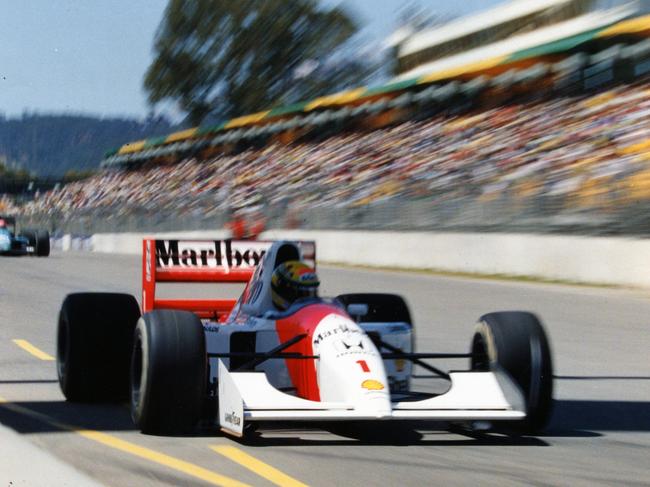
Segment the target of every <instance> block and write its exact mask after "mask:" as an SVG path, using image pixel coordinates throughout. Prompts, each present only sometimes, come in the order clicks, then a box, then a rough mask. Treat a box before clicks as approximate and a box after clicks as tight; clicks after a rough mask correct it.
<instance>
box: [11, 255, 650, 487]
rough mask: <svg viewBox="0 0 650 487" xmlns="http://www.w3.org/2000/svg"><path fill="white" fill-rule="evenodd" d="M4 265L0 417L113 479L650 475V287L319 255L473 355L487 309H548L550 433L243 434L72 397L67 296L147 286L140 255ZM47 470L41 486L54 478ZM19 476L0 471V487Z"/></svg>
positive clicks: (424, 347) (446, 343)
mask: <svg viewBox="0 0 650 487" xmlns="http://www.w3.org/2000/svg"><path fill="white" fill-rule="evenodd" d="M0 270H1V279H2V281H1V284H0V323H1V324H2V325H1V327H0V398H2V399H0V423H2V424H4V425H6V426H8V427H9V428H11V429H13V430H15V431H16V432H18V433H19V434H20V435H21V436H22V437H23V438H26V439H27V441H29V442H31V443H33V444H35V445H37V446H39V447H40V448H42V449H44V450H46V451H48V452H50V453H51V454H53V455H54V456H56V457H57V458H58V459H60V460H61V461H63V462H65V463H67V464H69V465H72V466H74V467H75V468H76V469H77V470H79V471H81V472H83V473H85V474H87V475H88V476H90V477H92V478H94V479H96V480H97V481H99V482H100V483H103V484H106V485H110V486H125V487H126V486H133V485H137V486H147V485H169V486H177V485H242V484H237V482H241V483H243V484H249V485H274V484H278V485H302V484H307V485H320V486H325V485H346V486H367V485H522V484H534V485H595V484H601V485H650V476H649V475H648V472H649V470H648V452H649V451H650V359H649V353H648V351H649V350H650V321H649V317H650V296H649V295H648V294H647V293H643V292H640V291H622V290H613V289H604V288H587V287H572V286H559V285H549V284H529V283H518V282H496V281H487V280H470V279H461V278H450V277H437V276H428V275H423V274H407V273H396V272H380V271H366V270H355V269H335V268H329V267H323V268H321V270H320V274H321V280H322V281H323V293H322V294H324V295H335V294H338V293H341V292H355V291H383V292H397V293H400V294H403V295H404V296H405V297H406V298H407V301H408V302H409V303H410V305H411V308H412V311H413V314H414V318H415V325H416V337H417V349H418V350H419V351H440V352H445V351H449V352H454V351H463V352H464V351H466V350H467V349H468V347H469V340H470V337H471V333H472V329H473V324H474V323H475V321H476V319H477V318H478V316H479V315H481V314H482V313H484V312H487V311H492V310H500V309H530V310H532V311H534V312H536V313H538V314H539V315H540V316H541V318H542V320H543V321H544V323H545V324H546V328H547V332H548V333H549V335H550V340H551V345H552V349H553V352H554V360H555V374H556V381H555V399H556V403H555V412H554V414H553V417H552V419H551V423H550V425H549V428H548V431H547V432H546V433H545V434H544V435H542V436H537V437H520V438H511V437H507V436H502V435H498V434H488V433H474V432H468V431H464V430H460V429H454V430H452V431H449V430H445V429H442V428H444V425H441V424H435V423H426V424H424V423H391V424H388V423H380V424H375V425H374V426H372V427H354V428H346V427H342V426H338V427H337V426H336V425H323V427H324V428H325V429H319V428H309V427H307V426H305V425H302V424H301V425H291V424H285V425H275V426H273V427H272V428H271V427H266V426H263V427H262V428H261V431H262V436H261V437H259V438H257V439H256V440H255V441H254V442H252V443H241V442H237V441H233V440H232V439H230V438H227V437H224V436H222V435H221V434H220V433H219V432H217V431H214V432H205V433H198V434H196V435H193V436H190V437H157V436H146V435H142V434H140V433H139V432H136V431H135V430H134V429H133V426H132V424H131V421H130V418H129V412H128V410H127V407H126V406H125V405H75V404H68V403H66V402H64V400H63V396H62V395H61V393H60V391H59V386H58V383H57V381H56V371H55V365H54V362H53V361H52V360H51V356H52V355H54V353H55V326H56V317H57V312H58V309H59V306H60V304H61V301H62V299H63V297H64V296H65V294H66V293H69V292H75V291H88V290H95V291H98V290H107V291H125V292H131V293H134V294H136V295H138V293H139V289H140V288H139V285H140V260H139V258H137V257H127V256H110V255H102V254H83V253H69V254H62V253H54V254H53V255H52V257H51V258H49V259H35V258H6V259H4V258H3V259H2V260H0ZM179 292H181V291H179ZM16 339H19V340H25V342H14V340H16ZM19 345H22V347H21V346H19ZM30 345H31V346H33V347H35V348H30V347H29V346H30ZM48 359H49V360H48ZM443 365H445V366H448V367H450V368H454V367H455V368H464V367H465V366H466V364H465V363H464V362H462V361H460V362H455V363H449V364H443ZM420 373H421V372H420ZM33 468H35V469H38V465H34V466H33ZM43 475H44V476H43V484H42V485H54V484H53V483H51V482H48V479H47V477H46V475H47V473H44V474H43ZM19 480H20V479H15V478H14V479H11V478H4V477H3V472H1V471H0V485H3V486H4V485H9V482H10V481H13V485H24V484H21V483H20V481H19Z"/></svg>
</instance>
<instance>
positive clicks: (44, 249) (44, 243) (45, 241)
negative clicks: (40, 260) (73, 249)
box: [35, 230, 50, 257]
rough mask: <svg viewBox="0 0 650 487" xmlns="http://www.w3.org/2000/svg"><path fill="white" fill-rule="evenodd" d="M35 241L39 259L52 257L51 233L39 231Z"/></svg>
mask: <svg viewBox="0 0 650 487" xmlns="http://www.w3.org/2000/svg"><path fill="white" fill-rule="evenodd" d="M35 240H36V255H37V256H38V257H48V256H49V255H50V232H48V231H47V230H37V231H36V235H35Z"/></svg>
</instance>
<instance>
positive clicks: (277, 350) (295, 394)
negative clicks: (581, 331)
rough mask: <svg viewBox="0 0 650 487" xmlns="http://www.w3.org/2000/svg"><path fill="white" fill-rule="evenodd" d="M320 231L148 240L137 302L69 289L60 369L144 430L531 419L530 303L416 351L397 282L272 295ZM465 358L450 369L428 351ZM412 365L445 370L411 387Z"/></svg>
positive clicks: (541, 350)
mask: <svg viewBox="0 0 650 487" xmlns="http://www.w3.org/2000/svg"><path fill="white" fill-rule="evenodd" d="M315 256H316V250H315V244H314V242H286V241H285V242H273V243H272V242H251V241H241V242H240V241H230V240H226V241H178V240H149V239H148V240H145V241H144V242H143V269H142V270H143V273H142V283H143V290H142V307H141V308H140V306H139V305H138V303H137V301H136V299H135V298H134V297H133V296H131V295H126V294H114V293H77V294H70V295H68V296H67V297H66V298H65V300H64V302H63V305H62V307H61V311H60V314H59V323H58V337H57V370H58V376H59V383H60V385H61V389H62V391H63V393H64V395H65V397H66V398H67V399H68V400H69V401H82V402H83V401H120V400H123V399H128V400H130V403H131V415H132V417H133V420H134V422H135V423H136V426H137V427H138V428H139V429H141V430H142V431H143V432H147V433H172V434H174V433H182V432H187V431H190V430H192V428H193V427H195V426H196V425H197V424H198V423H199V421H201V420H203V422H204V423H205V422H207V423H208V424H215V423H216V424H218V425H219V426H220V427H221V429H222V430H223V431H225V432H227V433H229V434H233V435H236V436H242V435H243V434H245V433H246V432H247V430H250V429H252V428H248V427H249V426H254V425H256V424H257V423H258V422H260V421H283V422H285V421H296V420H299V421H324V420H327V421H331V420H334V421H351V420H354V421H359V420H361V421H387V420H399V419H409V420H438V421H449V422H469V423H471V422H481V423H485V422H493V424H495V425H498V424H507V425H508V426H510V427H514V428H515V429H516V430H518V431H519V432H524V433H534V432H535V431H538V430H539V429H541V428H543V427H544V425H545V424H546V422H547V420H548V418H549V415H550V411H551V406H552V388H553V382H552V380H553V379H552V377H553V375H552V366H551V354H550V347H549V344H548V340H547V338H546V334H545V332H544V329H543V327H542V325H541V323H540V322H539V320H538V319H537V318H536V317H535V316H534V315H533V314H531V313H527V312H521V311H506V312H496V313H489V314H486V315H484V316H482V317H481V318H480V319H479V323H478V325H477V326H476V328H475V330H474V334H473V338H472V340H471V342H470V347H469V351H468V352H460V353H416V352H415V351H414V343H413V342H414V338H413V337H414V333H413V322H412V320H411V315H410V312H409V310H408V307H407V305H406V303H405V301H404V300H403V299H402V298H401V297H400V296H397V295H394V294H370V293H362V294H344V295H340V296H337V297H335V298H321V297H308V298H300V299H297V300H296V301H295V302H294V303H293V304H291V305H290V306H289V307H288V308H287V309H282V310H280V309H278V308H277V307H275V306H274V302H273V300H272V276H273V272H274V269H276V268H279V266H281V265H282V264H284V263H287V262H295V261H301V262H308V263H310V264H311V265H312V267H314V268H315V265H316V257H315ZM164 282H220V283H232V282H247V285H246V288H245V289H244V291H243V293H242V294H241V296H240V298H239V299H238V300H234V299H190V300H187V299H162V298H159V297H157V296H156V286H157V284H158V283H164ZM447 358H464V359H467V360H468V361H469V368H468V369H466V370H462V371H450V372H446V371H443V370H440V369H439V368H437V367H434V366H433V365H431V364H430V363H428V362H427V361H428V360H431V359H447ZM414 365H417V366H419V367H422V368H424V369H426V370H428V371H429V372H431V373H432V374H434V375H435V376H438V377H441V378H443V379H445V380H446V381H447V383H448V388H447V389H446V391H444V392H442V393H425V392H421V391H416V390H413V388H412V381H411V379H412V376H413V374H412V372H413V368H414Z"/></svg>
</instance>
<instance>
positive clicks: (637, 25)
mask: <svg viewBox="0 0 650 487" xmlns="http://www.w3.org/2000/svg"><path fill="white" fill-rule="evenodd" d="M641 32H650V15H644V16H643V17H637V18H635V19H630V20H624V21H623V22H619V23H618V24H614V25H612V26H611V27H608V28H606V29H603V30H601V31H600V32H599V33H598V34H597V35H596V37H611V36H617V35H621V34H639V33H641Z"/></svg>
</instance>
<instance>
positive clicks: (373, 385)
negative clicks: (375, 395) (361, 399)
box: [361, 379, 384, 391]
mask: <svg viewBox="0 0 650 487" xmlns="http://www.w3.org/2000/svg"><path fill="white" fill-rule="evenodd" d="M361 387H363V388H364V389H368V390H369V391H381V390H382V389H383V388H384V384H382V383H381V382H379V381H378V380H374V379H367V380H364V381H363V382H362V383H361Z"/></svg>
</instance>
